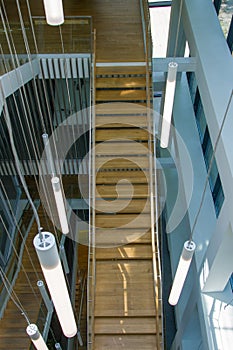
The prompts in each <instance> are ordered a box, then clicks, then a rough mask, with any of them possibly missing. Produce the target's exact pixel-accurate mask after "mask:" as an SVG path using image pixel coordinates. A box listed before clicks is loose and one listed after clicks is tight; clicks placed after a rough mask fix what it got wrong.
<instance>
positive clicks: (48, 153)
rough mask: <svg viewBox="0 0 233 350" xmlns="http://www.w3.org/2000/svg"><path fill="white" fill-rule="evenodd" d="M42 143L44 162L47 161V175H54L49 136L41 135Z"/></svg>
mask: <svg viewBox="0 0 233 350" xmlns="http://www.w3.org/2000/svg"><path fill="white" fill-rule="evenodd" d="M42 139H43V143H44V150H45V154H46V160H47V169H48V172H49V174H52V175H55V174H56V172H55V167H54V161H53V158H54V157H53V156H52V151H51V147H50V143H49V135H48V134H43V135H42Z"/></svg>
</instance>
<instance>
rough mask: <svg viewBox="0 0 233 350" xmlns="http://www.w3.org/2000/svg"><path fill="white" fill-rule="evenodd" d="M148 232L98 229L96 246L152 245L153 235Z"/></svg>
mask: <svg viewBox="0 0 233 350" xmlns="http://www.w3.org/2000/svg"><path fill="white" fill-rule="evenodd" d="M145 231H146V230H145V229H144V228H143V229H139V228H135V229H114V228H112V229H108V228H105V229H97V230H96V246H97V247H106V246H108V247H114V246H119V245H120V246H121V245H125V244H128V243H132V242H133V243H135V244H137V243H138V244H141V243H150V242H151V233H150V231H149V232H145Z"/></svg>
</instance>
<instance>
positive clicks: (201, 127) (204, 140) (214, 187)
mask: <svg viewBox="0 0 233 350" xmlns="http://www.w3.org/2000/svg"><path fill="white" fill-rule="evenodd" d="M193 74H194V73H187V79H188V84H189V89H190V95H191V98H192V102H193V109H194V113H195V116H196V123H197V128H198V132H199V136H200V141H201V146H202V151H203V156H204V160H205V164H206V170H207V171H209V168H210V166H211V169H210V174H209V185H210V190H211V193H212V197H213V201H214V206H215V212H216V216H217V217H218V215H219V213H220V210H221V207H222V204H223V201H224V193H223V189H222V184H221V179H220V176H219V173H218V167H217V163H216V160H215V158H214V159H213V160H212V156H213V146H212V143H211V139H210V134H209V129H208V125H207V122H206V117H205V112H204V108H203V105H202V102H201V96H200V92H199V89H198V87H197V86H196V80H195V78H194V77H193V76H192V75H193ZM194 96H195V97H194Z"/></svg>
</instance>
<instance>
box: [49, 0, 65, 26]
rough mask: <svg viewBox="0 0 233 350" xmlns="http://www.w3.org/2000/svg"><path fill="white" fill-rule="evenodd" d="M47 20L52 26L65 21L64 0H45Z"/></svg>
mask: <svg viewBox="0 0 233 350" xmlns="http://www.w3.org/2000/svg"><path fill="white" fill-rule="evenodd" d="M44 8H45V16H46V21H47V23H48V24H49V25H51V26H58V25H60V24H62V23H64V12H63V4H62V0H44Z"/></svg>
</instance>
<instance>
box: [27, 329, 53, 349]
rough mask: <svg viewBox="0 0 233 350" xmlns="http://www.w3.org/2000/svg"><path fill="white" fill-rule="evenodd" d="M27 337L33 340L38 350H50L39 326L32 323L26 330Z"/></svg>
mask: <svg viewBox="0 0 233 350" xmlns="http://www.w3.org/2000/svg"><path fill="white" fill-rule="evenodd" d="M26 332H27V335H28V336H29V337H30V338H31V341H32V342H33V344H34V345H35V348H36V349H37V350H48V347H47V345H46V344H45V341H44V339H43V338H42V336H41V334H40V332H39V330H38V328H37V325H35V324H33V323H31V324H29V325H28V326H27V328H26Z"/></svg>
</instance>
